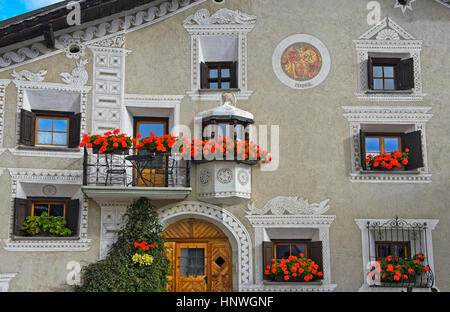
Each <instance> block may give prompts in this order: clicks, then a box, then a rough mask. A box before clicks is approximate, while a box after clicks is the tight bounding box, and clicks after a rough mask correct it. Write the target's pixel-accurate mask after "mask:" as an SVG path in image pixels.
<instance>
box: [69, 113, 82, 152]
mask: <svg viewBox="0 0 450 312" xmlns="http://www.w3.org/2000/svg"><path fill="white" fill-rule="evenodd" d="M80 134H81V114H75V115H72V116H70V120H69V147H78V145H79V144H80Z"/></svg>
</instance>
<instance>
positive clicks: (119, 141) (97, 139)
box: [80, 129, 133, 154]
mask: <svg viewBox="0 0 450 312" xmlns="http://www.w3.org/2000/svg"><path fill="white" fill-rule="evenodd" d="M132 143H133V142H132V138H131V137H129V136H127V135H126V134H125V133H120V130H119V129H116V130H114V131H113V132H111V131H108V132H105V133H104V134H103V135H97V134H95V135H92V136H89V135H87V134H85V135H84V136H83V140H82V141H81V143H80V147H83V146H85V145H86V146H87V147H88V148H93V149H97V150H98V151H99V152H100V154H102V153H104V152H114V151H117V150H119V149H129V148H131V146H132Z"/></svg>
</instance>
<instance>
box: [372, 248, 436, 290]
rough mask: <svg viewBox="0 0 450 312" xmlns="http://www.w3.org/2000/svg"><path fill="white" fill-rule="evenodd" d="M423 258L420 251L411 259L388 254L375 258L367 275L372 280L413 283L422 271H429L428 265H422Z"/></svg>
mask: <svg viewBox="0 0 450 312" xmlns="http://www.w3.org/2000/svg"><path fill="white" fill-rule="evenodd" d="M424 258H425V257H424V256H423V254H420V253H419V254H417V255H415V256H414V257H413V258H412V259H404V258H400V257H393V256H391V255H389V256H387V257H386V258H384V259H381V260H377V261H376V263H377V264H376V265H375V264H374V265H372V267H371V269H370V271H369V272H368V276H369V277H370V278H371V279H372V280H373V281H376V280H377V279H379V280H380V282H381V283H414V282H416V280H417V279H418V278H419V277H420V276H421V275H422V274H423V273H425V272H428V271H429V268H428V266H425V265H423V261H424Z"/></svg>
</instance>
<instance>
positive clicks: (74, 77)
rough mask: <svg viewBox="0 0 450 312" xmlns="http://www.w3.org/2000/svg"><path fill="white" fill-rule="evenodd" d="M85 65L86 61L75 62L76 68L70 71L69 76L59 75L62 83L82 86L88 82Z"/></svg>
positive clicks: (65, 74)
mask: <svg viewBox="0 0 450 312" xmlns="http://www.w3.org/2000/svg"><path fill="white" fill-rule="evenodd" d="M87 63H89V61H88V60H80V61H78V62H77V67H76V68H75V69H74V70H72V73H71V74H69V73H61V74H59V75H60V76H61V77H62V80H63V82H64V83H67V84H69V85H74V86H80V87H81V86H84V85H85V84H86V83H87V82H88V80H89V75H88V72H87V70H86V65H87Z"/></svg>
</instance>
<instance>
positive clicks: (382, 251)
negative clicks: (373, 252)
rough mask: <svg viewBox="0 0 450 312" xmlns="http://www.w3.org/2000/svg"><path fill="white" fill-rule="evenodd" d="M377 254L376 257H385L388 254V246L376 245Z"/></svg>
mask: <svg viewBox="0 0 450 312" xmlns="http://www.w3.org/2000/svg"><path fill="white" fill-rule="evenodd" d="M377 256H378V258H386V257H387V256H389V246H388V245H377Z"/></svg>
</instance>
